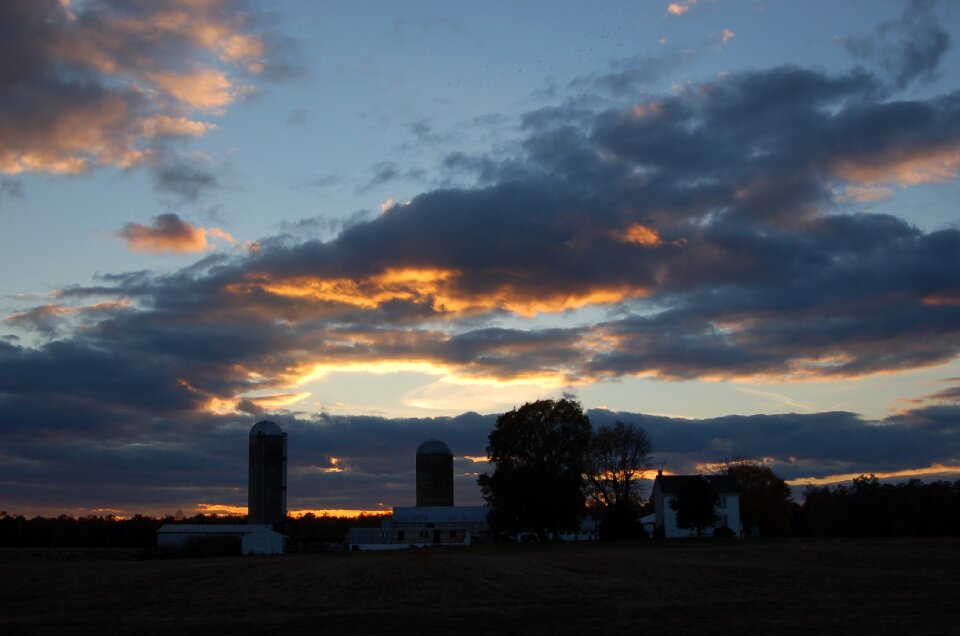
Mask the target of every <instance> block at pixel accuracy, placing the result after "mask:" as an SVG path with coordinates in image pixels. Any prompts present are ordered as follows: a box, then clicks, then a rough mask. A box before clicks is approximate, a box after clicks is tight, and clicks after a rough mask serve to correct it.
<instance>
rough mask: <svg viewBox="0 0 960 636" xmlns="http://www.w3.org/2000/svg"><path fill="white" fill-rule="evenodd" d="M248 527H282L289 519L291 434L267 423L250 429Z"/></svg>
mask: <svg viewBox="0 0 960 636" xmlns="http://www.w3.org/2000/svg"><path fill="white" fill-rule="evenodd" d="M247 511H248V512H247V523H261V524H263V523H267V524H278V523H281V522H283V520H284V518H285V517H286V516H287V434H286V433H284V432H283V431H282V430H281V429H280V426H279V425H278V424H277V423H276V422H271V421H269V420H263V421H262V422H257V423H256V424H254V425H253V428H251V429H250V491H249V493H248V497H247Z"/></svg>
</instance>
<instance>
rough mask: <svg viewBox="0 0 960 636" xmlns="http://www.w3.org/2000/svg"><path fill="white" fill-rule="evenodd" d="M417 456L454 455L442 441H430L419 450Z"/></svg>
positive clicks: (421, 445)
mask: <svg viewBox="0 0 960 636" xmlns="http://www.w3.org/2000/svg"><path fill="white" fill-rule="evenodd" d="M417 455H453V452H452V451H451V450H450V447H449V446H447V445H446V444H444V443H443V442H441V441H440V440H438V439H428V440H427V441H425V442H424V443H423V444H420V447H419V448H417Z"/></svg>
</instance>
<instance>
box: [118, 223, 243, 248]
mask: <svg viewBox="0 0 960 636" xmlns="http://www.w3.org/2000/svg"><path fill="white" fill-rule="evenodd" d="M116 234H117V236H119V237H120V238H122V239H123V240H125V241H126V242H127V247H128V248H129V249H130V250H133V251H135V252H149V253H151V254H162V253H164V252H202V251H204V250H208V249H212V248H213V245H212V244H211V242H210V241H209V240H208V237H209V238H216V239H219V240H222V241H226V242H228V243H233V242H234V240H233V237H232V236H230V234H228V233H227V232H224V231H223V230H221V229H220V228H216V227H211V228H203V227H197V226H195V225H193V224H192V223H189V222H187V221H184V220H183V219H181V218H180V217H179V216H177V215H176V214H161V215H159V216H156V217H154V219H153V223H152V224H151V225H149V226H147V225H141V224H139V223H127V224H126V225H125V226H123V228H122V229H120V230H118V231H117V233H116Z"/></svg>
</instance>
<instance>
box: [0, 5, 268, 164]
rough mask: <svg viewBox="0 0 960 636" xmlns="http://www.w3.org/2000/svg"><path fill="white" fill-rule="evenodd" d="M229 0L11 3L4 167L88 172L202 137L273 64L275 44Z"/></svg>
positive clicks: (0, 148) (0, 64)
mask: <svg viewBox="0 0 960 636" xmlns="http://www.w3.org/2000/svg"><path fill="white" fill-rule="evenodd" d="M254 22H255V20H253V19H252V18H250V17H249V15H248V14H245V13H244V12H242V11H240V10H239V5H238V3H236V2H232V1H230V0H204V1H203V2H190V1H186V0H162V1H158V2H149V3H114V2H93V3H86V2H85V3H73V4H71V3H66V2H59V1H58V0H37V1H36V2H5V3H3V5H2V7H0V60H2V61H0V88H2V91H3V94H4V99H3V103H2V104H0V172H2V173H6V174H18V173H24V172H44V173H53V174H59V173H71V174H72V173H81V172H84V171H86V170H89V169H91V168H93V167H96V166H116V167H120V168H129V167H131V166H135V165H140V164H144V163H150V162H151V161H153V158H154V152H155V146H156V145H157V144H158V143H162V142H163V141H164V140H166V139H169V138H176V137H199V136H202V135H204V134H206V133H207V132H208V131H209V130H211V129H212V128H214V127H215V126H214V125H212V124H210V123H208V122H204V121H201V120H199V119H197V118H196V117H197V115H202V114H219V113H222V112H223V110H224V108H226V107H227V106H228V105H229V104H230V103H232V102H233V101H234V100H236V99H237V98H238V97H239V96H242V95H244V94H246V93H248V92H249V91H250V90H251V88H250V86H249V84H248V83H247V80H246V79H245V78H247V77H249V78H261V77H263V76H264V75H265V74H269V73H267V72H266V71H265V70H264V69H265V68H267V67H269V66H270V64H271V63H272V61H271V51H270V48H269V46H268V45H269V42H268V40H267V38H266V36H264V35H262V34H259V33H257V32H256V30H255V24H254Z"/></svg>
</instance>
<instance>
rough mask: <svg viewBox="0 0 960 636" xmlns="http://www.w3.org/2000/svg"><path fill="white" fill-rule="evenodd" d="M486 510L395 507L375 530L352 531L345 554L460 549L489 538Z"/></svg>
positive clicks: (477, 507)
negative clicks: (437, 548) (377, 551)
mask: <svg viewBox="0 0 960 636" xmlns="http://www.w3.org/2000/svg"><path fill="white" fill-rule="evenodd" d="M488 512H489V509H488V508H487V507H486V506H397V507H395V508H394V509H393V516H392V517H391V518H390V519H385V520H384V522H383V524H382V525H381V527H379V528H352V529H351V530H350V533H349V535H348V538H347V543H348V548H347V549H348V550H351V551H356V550H400V549H404V548H415V547H428V546H440V545H444V546H463V545H475V544H477V543H485V542H487V541H489V538H490V526H489V524H488V523H487V513H488Z"/></svg>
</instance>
